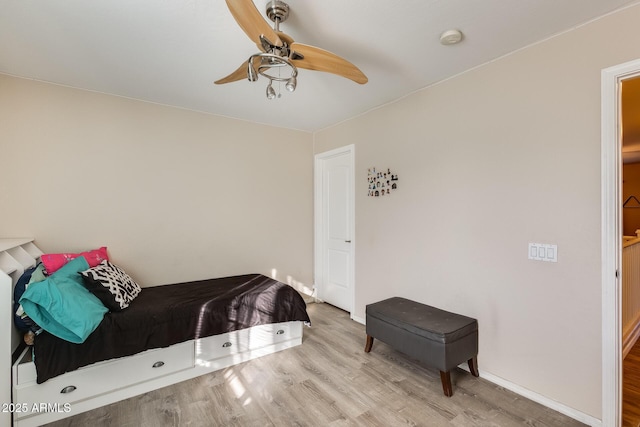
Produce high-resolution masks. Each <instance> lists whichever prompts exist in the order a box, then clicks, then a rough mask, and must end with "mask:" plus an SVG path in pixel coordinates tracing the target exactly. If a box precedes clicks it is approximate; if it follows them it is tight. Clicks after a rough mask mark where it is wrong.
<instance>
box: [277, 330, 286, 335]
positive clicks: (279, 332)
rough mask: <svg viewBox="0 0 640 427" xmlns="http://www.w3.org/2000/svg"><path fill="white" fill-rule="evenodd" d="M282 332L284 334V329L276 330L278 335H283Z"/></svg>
mask: <svg viewBox="0 0 640 427" xmlns="http://www.w3.org/2000/svg"><path fill="white" fill-rule="evenodd" d="M282 334H284V329H278V330H277V331H276V335H282Z"/></svg>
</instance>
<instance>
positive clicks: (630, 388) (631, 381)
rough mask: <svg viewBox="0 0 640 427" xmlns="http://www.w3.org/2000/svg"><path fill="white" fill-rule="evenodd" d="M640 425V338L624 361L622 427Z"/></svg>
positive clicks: (636, 426)
mask: <svg viewBox="0 0 640 427" xmlns="http://www.w3.org/2000/svg"><path fill="white" fill-rule="evenodd" d="M639 425H640V340H638V341H637V342H636V343H635V345H634V346H633V347H632V348H631V350H630V351H629V354H627V357H625V358H624V361H623V363H622V427H638V426H639Z"/></svg>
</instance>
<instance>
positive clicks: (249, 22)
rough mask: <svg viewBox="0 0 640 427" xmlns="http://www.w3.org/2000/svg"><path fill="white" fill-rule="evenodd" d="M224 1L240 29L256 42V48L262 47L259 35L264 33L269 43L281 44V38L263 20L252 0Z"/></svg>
mask: <svg viewBox="0 0 640 427" xmlns="http://www.w3.org/2000/svg"><path fill="white" fill-rule="evenodd" d="M226 2H227V7H229V11H230V12H231V14H232V15H233V17H234V19H235V20H236V22H237V23H238V25H240V28H242V31H244V32H245V34H246V35H247V36H249V38H250V39H251V40H253V41H254V42H255V43H256V45H257V46H258V48H262V43H261V41H260V36H261V35H264V37H266V38H267V39H268V40H269V41H270V42H271V44H274V45H276V46H282V40H280V38H279V37H278V34H276V32H275V31H274V29H273V28H271V25H269V23H268V22H267V21H265V20H264V18H263V17H262V15H261V14H260V12H258V9H257V8H256V5H255V4H254V3H253V1H252V0H226Z"/></svg>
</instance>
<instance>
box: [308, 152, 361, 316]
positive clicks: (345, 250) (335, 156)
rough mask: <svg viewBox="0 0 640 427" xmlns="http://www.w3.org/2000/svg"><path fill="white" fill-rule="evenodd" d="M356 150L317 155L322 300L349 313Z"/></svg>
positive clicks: (318, 266) (318, 275)
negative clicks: (354, 154) (354, 160)
mask: <svg viewBox="0 0 640 427" xmlns="http://www.w3.org/2000/svg"><path fill="white" fill-rule="evenodd" d="M353 186H354V183H353V146H348V147H344V148H341V149H338V150H333V151H330V152H327V153H321V154H318V155H316V196H315V197H316V216H315V222H316V267H315V271H316V287H317V290H318V298H319V299H321V300H323V301H325V302H327V303H329V304H332V305H335V306H336V307H339V308H341V309H343V310H346V311H348V312H351V311H352V308H353V292H354V283H353V282H354V248H355V242H354V234H355V233H354V200H353V197H354V188H353Z"/></svg>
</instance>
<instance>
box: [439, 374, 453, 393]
mask: <svg viewBox="0 0 640 427" xmlns="http://www.w3.org/2000/svg"><path fill="white" fill-rule="evenodd" d="M440 381H441V382H442V391H444V395H445V396H447V397H451V396H453V388H452V387H451V371H447V372H442V371H440Z"/></svg>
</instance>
